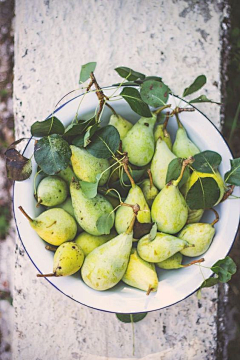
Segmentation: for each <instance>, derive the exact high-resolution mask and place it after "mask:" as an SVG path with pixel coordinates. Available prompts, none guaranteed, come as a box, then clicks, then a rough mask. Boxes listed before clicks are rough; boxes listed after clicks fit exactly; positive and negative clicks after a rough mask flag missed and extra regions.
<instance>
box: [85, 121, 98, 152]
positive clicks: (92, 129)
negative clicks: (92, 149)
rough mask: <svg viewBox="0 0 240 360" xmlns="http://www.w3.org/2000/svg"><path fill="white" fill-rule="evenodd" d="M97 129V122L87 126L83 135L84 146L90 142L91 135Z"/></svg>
mask: <svg viewBox="0 0 240 360" xmlns="http://www.w3.org/2000/svg"><path fill="white" fill-rule="evenodd" d="M98 129H99V124H94V125H91V126H89V128H88V129H87V131H86V133H85V135H84V139H83V140H84V145H83V146H84V147H86V146H88V145H89V144H90V142H91V140H90V139H91V137H92V136H93V135H94V134H95V132H96V131H97V130H98Z"/></svg>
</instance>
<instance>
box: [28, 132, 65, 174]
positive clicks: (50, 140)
mask: <svg viewBox="0 0 240 360" xmlns="http://www.w3.org/2000/svg"><path fill="white" fill-rule="evenodd" d="M34 158H35V160H36V163H37V164H38V165H39V166H40V167H41V169H42V170H43V171H44V172H45V173H46V174H48V175H54V174H56V173H57V172H59V171H61V170H64V169H66V168H67V166H68V164H69V162H70V158H71V150H70V147H69V144H68V143H67V142H66V141H65V140H63V138H62V137H61V136H60V135H56V134H53V135H49V136H45V137H43V138H42V139H40V140H38V142H37V143H36V145H35V148H34Z"/></svg>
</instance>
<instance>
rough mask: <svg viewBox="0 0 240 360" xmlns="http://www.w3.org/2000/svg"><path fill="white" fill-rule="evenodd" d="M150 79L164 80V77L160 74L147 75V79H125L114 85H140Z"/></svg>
mask: <svg viewBox="0 0 240 360" xmlns="http://www.w3.org/2000/svg"><path fill="white" fill-rule="evenodd" d="M148 80H155V81H159V82H161V81H162V78H161V77H159V76H146V77H145V79H143V80H135V81H125V82H124V83H117V84H113V85H112V86H120V85H121V86H138V85H141V84H143V83H144V82H145V81H148Z"/></svg>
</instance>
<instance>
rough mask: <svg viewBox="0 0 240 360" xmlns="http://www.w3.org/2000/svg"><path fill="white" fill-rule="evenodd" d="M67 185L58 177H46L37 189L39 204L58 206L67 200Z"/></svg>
mask: <svg viewBox="0 0 240 360" xmlns="http://www.w3.org/2000/svg"><path fill="white" fill-rule="evenodd" d="M67 195H68V188H67V184H66V183H65V181H64V180H62V179H61V178H60V177H58V176H55V175H53V176H46V177H45V178H44V179H42V180H41V181H40V183H39V185H38V188H37V202H38V204H41V205H44V206H56V205H59V204H61V203H62V202H63V201H65V200H66V198H67Z"/></svg>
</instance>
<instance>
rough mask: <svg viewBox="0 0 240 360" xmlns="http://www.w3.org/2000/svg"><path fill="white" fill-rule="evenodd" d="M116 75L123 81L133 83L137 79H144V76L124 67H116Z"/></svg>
mask: <svg viewBox="0 0 240 360" xmlns="http://www.w3.org/2000/svg"><path fill="white" fill-rule="evenodd" d="M114 70H115V71H116V72H117V73H118V75H120V76H121V77H122V78H124V79H127V80H129V81H134V80H137V79H144V78H145V75H144V74H142V73H140V72H137V71H134V70H132V69H130V68H128V67H125V66H121V67H118V68H116V69H114Z"/></svg>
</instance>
